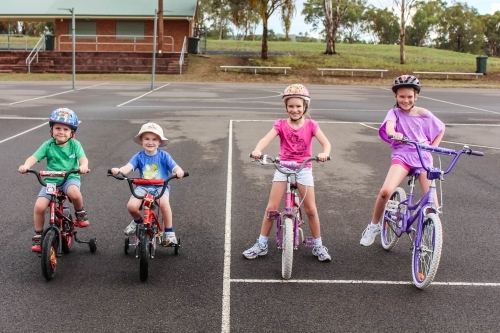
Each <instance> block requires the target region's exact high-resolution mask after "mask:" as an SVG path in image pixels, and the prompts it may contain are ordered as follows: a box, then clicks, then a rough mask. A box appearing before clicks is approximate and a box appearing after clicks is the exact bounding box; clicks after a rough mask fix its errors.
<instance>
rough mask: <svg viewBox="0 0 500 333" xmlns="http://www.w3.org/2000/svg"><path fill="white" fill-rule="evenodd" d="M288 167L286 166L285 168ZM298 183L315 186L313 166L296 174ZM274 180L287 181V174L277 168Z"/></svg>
mask: <svg viewBox="0 0 500 333" xmlns="http://www.w3.org/2000/svg"><path fill="white" fill-rule="evenodd" d="M285 169H286V168H285ZM296 179H297V183H299V184H301V185H304V186H314V178H313V174H312V169H311V168H304V169H302V171H301V172H299V173H298V174H297V176H296ZM273 182H286V175H285V174H284V173H281V172H279V171H278V170H276V172H275V173H274V178H273Z"/></svg>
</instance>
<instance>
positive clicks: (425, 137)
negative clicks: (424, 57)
mask: <svg viewBox="0 0 500 333" xmlns="http://www.w3.org/2000/svg"><path fill="white" fill-rule="evenodd" d="M420 89H421V85H420V82H419V80H418V79H417V78H416V77H415V76H413V75H402V76H400V77H398V78H396V79H395V80H394V83H393V85H392V91H393V92H394V94H395V98H396V105H395V106H394V108H393V109H391V110H390V111H389V112H388V113H387V116H386V117H385V119H384V122H383V124H382V126H381V127H380V129H379V135H380V137H381V138H382V139H383V140H384V141H386V142H388V143H389V144H390V145H391V148H392V155H391V166H390V168H389V172H388V173H387V176H386V178H385V181H384V184H383V185H382V189H381V190H380V193H379V194H378V197H377V201H376V203H375V209H374V211H373V216H372V220H371V222H370V223H369V224H368V226H367V227H366V229H365V230H364V231H363V234H362V236H361V240H360V244H361V245H363V246H370V245H372V244H373V242H374V241H375V237H376V236H377V235H378V234H379V233H380V223H379V221H380V219H381V217H382V214H383V212H384V207H385V205H386V203H387V201H388V200H389V197H390V196H391V194H392V193H393V192H394V190H395V189H396V187H397V186H398V185H399V184H400V183H401V182H402V181H403V179H404V178H405V177H406V176H407V175H408V171H410V169H420V170H421V173H420V176H419V177H418V180H419V182H420V186H421V187H422V191H423V192H424V193H427V192H428V191H429V185H430V184H431V181H430V180H428V179H427V172H426V171H425V169H423V168H422V163H421V162H420V159H419V157H418V154H417V149H416V148H415V147H414V146H413V145H408V144H403V143H401V142H400V141H395V140H401V139H403V138H404V137H406V138H409V139H412V140H415V141H418V142H422V143H425V144H427V145H432V146H439V143H440V142H441V139H442V138H443V135H444V128H445V126H444V124H443V122H442V121H441V120H439V119H438V118H436V116H434V115H433V114H432V113H431V112H430V111H429V110H426V109H424V108H420V107H417V106H415V101H416V100H417V97H418V94H419V93H420ZM389 136H393V137H394V139H395V140H391V139H389ZM423 157H424V160H425V162H426V164H428V165H432V164H433V163H432V162H433V161H432V155H431V153H429V152H423ZM434 205H435V206H436V207H438V205H439V204H438V201H437V197H435V198H434Z"/></svg>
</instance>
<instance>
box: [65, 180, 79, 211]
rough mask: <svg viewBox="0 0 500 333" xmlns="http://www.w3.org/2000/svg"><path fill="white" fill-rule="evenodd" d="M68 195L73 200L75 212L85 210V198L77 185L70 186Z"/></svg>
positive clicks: (67, 191) (67, 190)
mask: <svg viewBox="0 0 500 333" xmlns="http://www.w3.org/2000/svg"><path fill="white" fill-rule="evenodd" d="M66 195H67V196H68V197H69V198H70V199H71V202H72V203H73V206H74V207H75V210H77V211H78V210H82V209H83V197H82V192H80V188H79V187H78V186H77V185H69V186H68V188H67V189H66Z"/></svg>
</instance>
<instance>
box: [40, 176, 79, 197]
mask: <svg viewBox="0 0 500 333" xmlns="http://www.w3.org/2000/svg"><path fill="white" fill-rule="evenodd" d="M70 185H76V186H77V187H78V189H80V186H81V185H82V183H80V181H79V180H78V179H70V180H67V181H66V183H64V184H62V185H60V186H58V189H59V190H61V191H63V192H64V194H66V191H67V190H68V187H69V186H70ZM38 196H39V197H44V198H47V199H48V200H50V197H51V196H50V195H48V194H47V193H45V187H42V189H41V190H40V192H39V193H38Z"/></svg>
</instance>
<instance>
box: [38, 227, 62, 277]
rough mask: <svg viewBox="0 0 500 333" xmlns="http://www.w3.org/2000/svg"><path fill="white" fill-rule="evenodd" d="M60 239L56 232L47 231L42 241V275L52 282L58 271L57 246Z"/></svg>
mask: <svg viewBox="0 0 500 333" xmlns="http://www.w3.org/2000/svg"><path fill="white" fill-rule="evenodd" d="M58 242H59V239H58V237H57V234H56V232H55V230H53V229H50V230H49V231H47V233H46V234H45V236H43V240H42V260H41V262H42V275H43V277H44V278H45V279H46V280H47V281H50V280H52V279H53V278H54V276H55V275H56V269H57V260H58V258H57V246H58V245H59V244H58Z"/></svg>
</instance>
